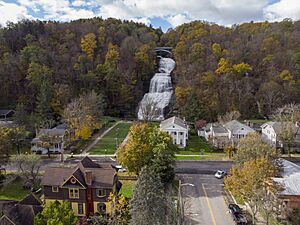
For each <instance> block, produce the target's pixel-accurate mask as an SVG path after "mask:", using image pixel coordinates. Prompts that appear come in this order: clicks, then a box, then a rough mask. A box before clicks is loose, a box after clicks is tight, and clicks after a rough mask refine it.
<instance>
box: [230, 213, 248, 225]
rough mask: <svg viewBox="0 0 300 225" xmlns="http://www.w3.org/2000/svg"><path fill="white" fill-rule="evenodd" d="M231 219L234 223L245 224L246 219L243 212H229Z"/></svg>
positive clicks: (237, 224)
mask: <svg viewBox="0 0 300 225" xmlns="http://www.w3.org/2000/svg"><path fill="white" fill-rule="evenodd" d="M231 216H232V219H233V221H234V223H235V224H236V225H247V219H246V217H245V216H244V215H243V214H237V213H236V214H234V213H233V214H231Z"/></svg>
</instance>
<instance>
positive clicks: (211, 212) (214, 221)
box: [202, 184, 217, 225]
mask: <svg viewBox="0 0 300 225" xmlns="http://www.w3.org/2000/svg"><path fill="white" fill-rule="evenodd" d="M202 189H203V191H204V194H205V198H206V201H207V205H208V208H209V212H210V215H211V219H212V221H213V225H217V223H216V220H215V216H214V213H213V211H212V208H211V205H210V202H209V199H208V195H207V193H206V190H205V187H204V184H202Z"/></svg>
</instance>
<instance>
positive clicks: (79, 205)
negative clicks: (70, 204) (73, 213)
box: [78, 203, 84, 214]
mask: <svg viewBox="0 0 300 225" xmlns="http://www.w3.org/2000/svg"><path fill="white" fill-rule="evenodd" d="M78 214H84V212H83V204H82V203H78Z"/></svg>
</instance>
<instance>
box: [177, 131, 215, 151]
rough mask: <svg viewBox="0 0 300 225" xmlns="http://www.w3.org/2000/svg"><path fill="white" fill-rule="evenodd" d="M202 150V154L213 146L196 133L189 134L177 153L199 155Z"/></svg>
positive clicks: (211, 149)
mask: <svg viewBox="0 0 300 225" xmlns="http://www.w3.org/2000/svg"><path fill="white" fill-rule="evenodd" d="M202 150H204V154H207V153H208V152H212V151H213V148H212V147H211V146H210V145H209V144H208V143H207V141H206V140H205V139H204V138H202V137H199V136H197V135H190V136H189V139H188V140H187V146H186V147H185V148H184V149H180V150H179V152H177V154H181V155H201V152H202Z"/></svg>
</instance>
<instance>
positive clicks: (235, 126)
mask: <svg viewBox="0 0 300 225" xmlns="http://www.w3.org/2000/svg"><path fill="white" fill-rule="evenodd" d="M224 127H225V128H226V130H227V131H228V138H229V140H233V141H238V140H239V139H241V138H243V137H245V136H246V135H247V134H248V133H250V132H255V130H254V129H252V128H251V127H249V126H247V125H245V124H242V123H241V122H239V121H237V120H231V121H229V122H227V123H225V124H224Z"/></svg>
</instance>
